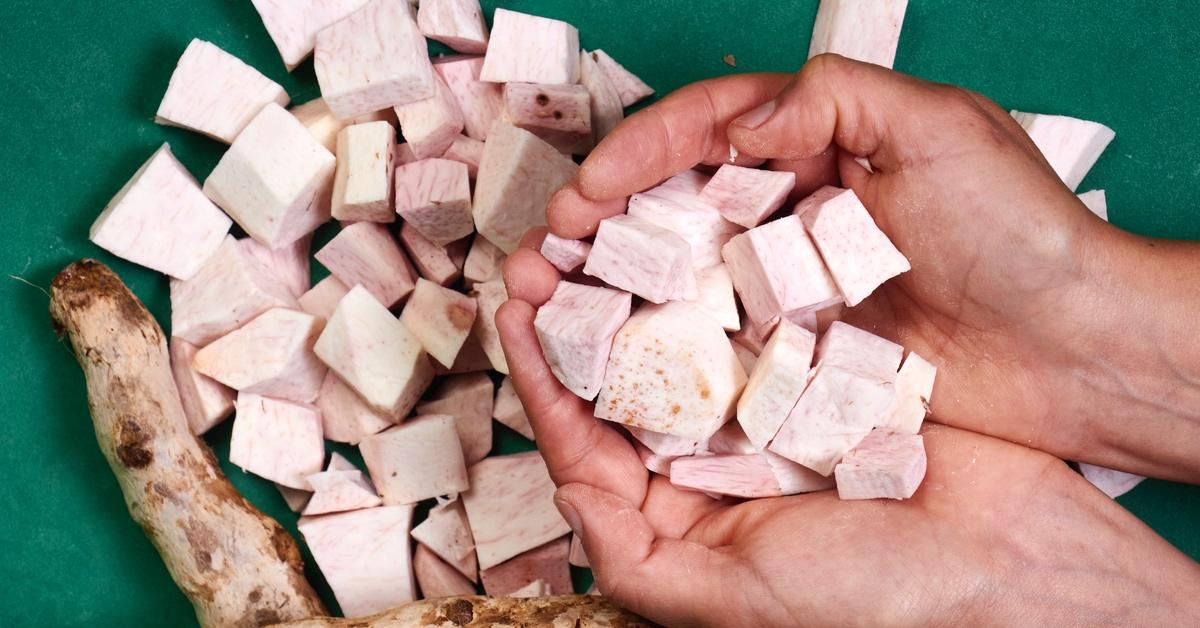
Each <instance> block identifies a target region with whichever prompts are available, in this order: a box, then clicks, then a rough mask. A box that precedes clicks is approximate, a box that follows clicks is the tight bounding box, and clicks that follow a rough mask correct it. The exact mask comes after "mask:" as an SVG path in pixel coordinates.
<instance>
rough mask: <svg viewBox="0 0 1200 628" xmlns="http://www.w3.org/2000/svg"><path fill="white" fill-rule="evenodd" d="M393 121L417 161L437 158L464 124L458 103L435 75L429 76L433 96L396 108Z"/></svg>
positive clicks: (452, 141)
mask: <svg viewBox="0 0 1200 628" xmlns="http://www.w3.org/2000/svg"><path fill="white" fill-rule="evenodd" d="M396 119H397V120H399V122H400V131H401V132H402V133H404V139H405V141H406V142H407V143H408V146H409V148H411V149H412V152H413V155H414V156H416V158H417V159H429V158H431V157H441V156H442V154H443V153H445V152H446V149H447V148H449V147H450V145H451V144H452V143H454V138H455V137H458V135H459V134H460V133H462V132H463V127H464V125H465V121H464V119H463V113H462V110H461V109H460V108H459V106H458V100H457V99H456V98H455V97H454V94H453V93H452V92H451V91H450V88H449V87H447V86H446V82H445V81H443V80H442V78H441V77H440V76H438V75H437V74H436V73H434V75H433V96H430V97H429V98H425V99H422V100H418V101H414V102H410V103H407V104H404V105H397V106H396Z"/></svg>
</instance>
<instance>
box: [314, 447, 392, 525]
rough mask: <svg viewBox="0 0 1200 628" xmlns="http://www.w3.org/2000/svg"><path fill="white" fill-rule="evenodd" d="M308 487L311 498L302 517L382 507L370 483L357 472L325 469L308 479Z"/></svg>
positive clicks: (364, 476)
mask: <svg viewBox="0 0 1200 628" xmlns="http://www.w3.org/2000/svg"><path fill="white" fill-rule="evenodd" d="M334 455H335V456H336V455H337V454H334ZM338 457H339V458H340V456H338ZM342 460H343V461H344V460H345V458H342ZM331 466H332V465H331ZM308 484H309V486H311V487H312V489H313V496H312V499H310V500H309V501H308V506H306V507H305V508H304V516H306V517H311V516H313V515H327V514H329V513H333V512H348V511H351V510H361V509H363V508H374V507H376V506H379V505H380V504H382V503H383V501H382V500H381V499H380V498H379V494H378V493H376V492H375V487H374V486H372V485H371V481H370V480H368V479H367V476H366V475H364V474H363V472H362V471H359V470H358V469H354V468H351V469H349V470H337V469H332V468H330V469H326V470H325V471H322V472H321V473H314V474H312V475H310V476H308Z"/></svg>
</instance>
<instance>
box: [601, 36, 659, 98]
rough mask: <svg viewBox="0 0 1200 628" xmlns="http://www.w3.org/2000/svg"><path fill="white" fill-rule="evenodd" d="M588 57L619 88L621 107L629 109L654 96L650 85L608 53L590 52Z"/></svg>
mask: <svg viewBox="0 0 1200 628" xmlns="http://www.w3.org/2000/svg"><path fill="white" fill-rule="evenodd" d="M588 56H590V57H591V58H592V59H593V60H594V61H595V62H596V65H599V66H600V69H601V70H603V71H604V73H605V74H607V75H608V78H609V80H610V81H612V84H613V85H614V86H615V87H616V88H617V94H618V95H620V97H621V106H623V107H628V106H630V105H632V104H634V103H636V102H638V101H640V100H642V99H643V98H648V97H650V96H652V95H653V94H654V90H653V89H651V88H650V86H649V85H647V84H645V83H644V82H643V81H642V79H640V78H638V77H637V75H635V74H634V73H632V72H630V71H629V70H626V69H625V67H624V66H622V65H621V64H620V63H617V61H616V59H613V58H612V57H610V56H609V55H608V53H607V52H604V51H603V50H599V49H597V50H593V51H591V52H589V53H588Z"/></svg>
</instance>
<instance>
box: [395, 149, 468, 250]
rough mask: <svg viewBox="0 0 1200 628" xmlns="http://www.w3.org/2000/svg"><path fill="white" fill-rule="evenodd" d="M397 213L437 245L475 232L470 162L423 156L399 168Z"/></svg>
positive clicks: (397, 175)
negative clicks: (472, 217)
mask: <svg viewBox="0 0 1200 628" xmlns="http://www.w3.org/2000/svg"><path fill="white" fill-rule="evenodd" d="M396 212H397V213H399V214H400V215H401V216H402V217H403V218H404V220H405V222H406V223H407V224H410V225H412V226H413V228H414V229H416V230H417V231H419V232H421V235H423V236H425V238H426V239H428V240H429V241H430V242H433V243H434V244H437V245H442V246H444V245H446V244H449V243H451V242H453V241H455V240H461V239H462V238H465V237H467V236H469V235H471V231H472V230H473V229H474V225H473V223H472V221H471V181H470V176H469V175H468V173H467V166H466V164H463V163H461V162H457V161H450V160H449V159H423V160H421V161H417V162H413V163H411V164H406V165H403V166H400V167H399V168H397V169H396Z"/></svg>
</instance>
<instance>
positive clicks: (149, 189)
mask: <svg viewBox="0 0 1200 628" xmlns="http://www.w3.org/2000/svg"><path fill="white" fill-rule="evenodd" d="M232 224H233V221H231V220H230V219H229V217H228V216H226V215H225V214H224V213H222V212H221V210H219V209H217V207H216V205H213V204H212V201H210V200H208V198H207V197H206V196H204V193H203V192H201V191H200V185H199V184H197V183H196V179H195V178H193V177H192V175H191V173H189V172H188V171H187V168H185V167H184V166H183V164H181V163H179V160H178V159H176V158H175V155H174V154H172V153H171V147H170V146H168V145H166V144H163V145H162V146H161V147H160V148H159V149H158V150H157V151H155V152H154V154H153V155H151V156H150V159H149V160H147V161H146V163H144V164H142V167H141V168H139V169H138V171H137V172H135V173H134V174H133V177H132V178H130V180H129V182H128V183H126V184H125V186H124V187H122V188H121V190H120V191H119V192H117V195H116V196H114V197H113V199H112V200H111V201H109V202H108V205H107V206H106V207H105V208H104V211H102V212H100V215H99V216H98V217H97V218H96V222H94V223H92V229H91V231H90V232H89V233H88V239H89V240H91V241H92V242H93V243H95V244H96V245H97V246H99V247H101V248H103V249H104V250H106V251H108V252H110V253H112V254H113V255H116V256H117V257H120V258H122V259H127V260H129V261H131V262H133V263H135V264H141V265H142V266H145V267H147V268H150V269H153V270H157V271H158V272H160V273H164V274H167V275H170V276H172V277H174V278H176V279H191V278H192V277H193V276H194V275H195V274H196V273H198V272H200V268H201V267H202V266H204V263H205V262H207V261H208V260H209V259H210V258H212V256H213V254H214V253H216V251H217V249H218V248H219V247H220V246H221V243H222V242H223V241H224V240H225V235H226V234H227V233H229V227H230V225H232Z"/></svg>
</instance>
